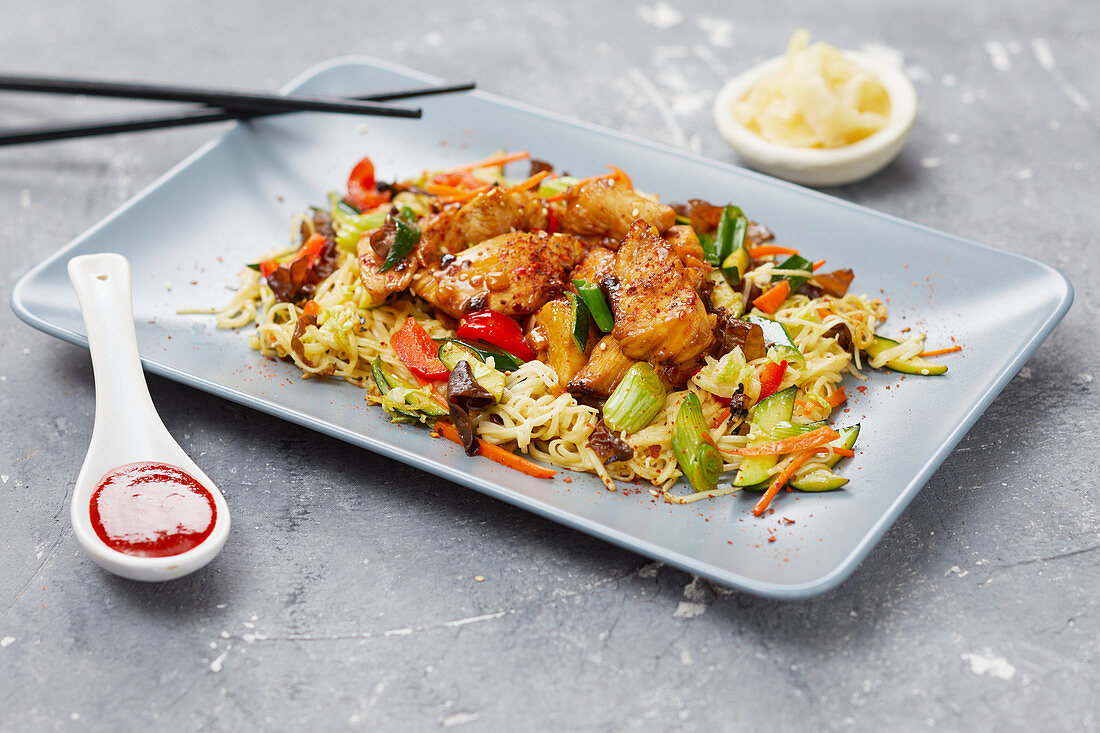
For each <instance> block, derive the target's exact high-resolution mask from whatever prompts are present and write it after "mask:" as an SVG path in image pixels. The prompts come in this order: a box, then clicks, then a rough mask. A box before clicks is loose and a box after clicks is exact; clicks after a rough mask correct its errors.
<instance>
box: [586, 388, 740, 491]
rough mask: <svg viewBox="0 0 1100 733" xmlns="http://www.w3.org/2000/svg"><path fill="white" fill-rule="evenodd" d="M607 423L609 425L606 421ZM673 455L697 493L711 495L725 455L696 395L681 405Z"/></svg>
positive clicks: (692, 393)
mask: <svg viewBox="0 0 1100 733" xmlns="http://www.w3.org/2000/svg"><path fill="white" fill-rule="evenodd" d="M605 422H606V421H605ZM672 452H673V453H675V454H676V462H677V463H678V464H680V470H681V471H682V472H683V473H684V476H686V477H687V480H688V481H689V482H690V483H691V486H692V488H694V489H695V490H696V491H710V490H711V489H714V488H716V487H717V486H718V477H719V476H721V475H722V454H721V453H719V452H718V447H717V446H715V445H714V441H713V440H712V439H711V437H710V433H708V432H707V427H706V425H705V424H704V423H703V406H702V405H700V404H699V398H698V397H696V396H695V393H694V392H689V393H688V396H687V399H685V400H684V401H683V403H682V404H681V405H680V411H679V412H678V413H677V414H676V424H675V425H674V426H673V428H672Z"/></svg>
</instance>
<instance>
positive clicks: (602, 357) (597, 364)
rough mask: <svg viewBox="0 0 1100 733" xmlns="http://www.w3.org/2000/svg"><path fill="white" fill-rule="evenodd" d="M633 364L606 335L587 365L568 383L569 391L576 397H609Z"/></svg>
mask: <svg viewBox="0 0 1100 733" xmlns="http://www.w3.org/2000/svg"><path fill="white" fill-rule="evenodd" d="M633 364H635V361H634V360H633V359H628V358H627V357H626V356H624V355H623V352H622V349H620V348H619V342H618V341H616V340H615V337H614V336H611V335H610V334H608V335H607V336H604V337H603V338H602V339H600V342H599V343H598V344H596V347H595V348H594V349H592V353H591V355H590V356H589V358H588V363H587V364H585V365H584V368H583V369H581V370H580V371H579V372H578V373H577V375H576V376H575V377H573V379H572V380H571V381H570V382H569V391H570V392H572V393H573V394H575V395H577V396H578V397H589V398H595V399H605V398H607V397H610V396H611V393H612V392H613V391H614V390H615V387H617V386H618V384H619V382H621V381H622V379H623V376H625V375H626V372H627V370H628V369H630V367H631V366H632V365H633Z"/></svg>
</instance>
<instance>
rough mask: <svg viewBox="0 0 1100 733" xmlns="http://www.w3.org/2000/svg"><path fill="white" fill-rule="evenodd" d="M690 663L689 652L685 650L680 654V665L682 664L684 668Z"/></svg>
mask: <svg viewBox="0 0 1100 733" xmlns="http://www.w3.org/2000/svg"><path fill="white" fill-rule="evenodd" d="M691 662H692V659H691V652H689V651H688V650H686V649H685V650H684V651H682V652H680V664H682V665H684V666H685V667H686V666H688V665H689V664H691Z"/></svg>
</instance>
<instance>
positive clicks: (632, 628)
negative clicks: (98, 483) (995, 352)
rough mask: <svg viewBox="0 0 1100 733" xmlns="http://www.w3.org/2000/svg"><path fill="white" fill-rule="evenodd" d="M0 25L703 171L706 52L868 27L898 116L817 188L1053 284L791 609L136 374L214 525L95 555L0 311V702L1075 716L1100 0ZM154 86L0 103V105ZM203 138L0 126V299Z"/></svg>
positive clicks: (890, 721)
mask: <svg viewBox="0 0 1100 733" xmlns="http://www.w3.org/2000/svg"><path fill="white" fill-rule="evenodd" d="M0 17H3V18H4V24H5V27H4V30H3V31H2V33H0V69H3V70H11V71H23V72H41V73H56V74H87V75H97V76H103V77H116V78H143V79H150V80H164V81H178V82H200V83H219V84H226V85H237V86H244V87H267V88H275V87H277V86H279V85H281V84H283V83H284V82H286V81H287V80H289V79H290V78H291V77H293V76H294V75H296V74H297V73H298V72H299V71H301V70H302V69H304V68H305V67H307V66H309V65H311V64H313V63H315V62H317V61H320V60H323V59H325V58H329V57H331V56H334V55H339V54H346V53H357V54H368V55H374V56H378V57H384V58H388V59H392V60H395V61H398V62H401V63H404V64H407V65H410V66H413V67H416V68H420V69H424V70H426V71H429V72H433V73H438V74H442V75H445V76H450V77H467V76H472V77H474V78H476V79H477V80H478V81H479V82H480V84H481V86H482V88H483V89H487V90H490V91H493V92H496V93H500V94H503V95H506V96H510V97H514V98H517V99H519V100H522V101H524V102H527V103H531V104H534V105H538V106H540V107H544V108H547V109H551V110H554V111H556V112H561V113H564V114H567V115H571V116H575V117H579V118H581V119H584V120H589V121H592V122H596V123H600V124H604V125H609V126H611V127H615V128H619V129H622V130H625V131H628V132H630V133H634V134H638V135H642V136H645V137H648V138H652V139H655V140H660V141H662V142H667V143H671V144H673V145H678V146H682V147H686V148H691V149H694V150H698V151H700V152H702V153H704V154H706V155H709V156H713V157H715V158H718V159H721V160H733V156H732V153H731V152H730V151H729V150H728V148H727V147H726V146H725V145H724V143H723V142H722V140H721V139H720V138H719V136H718V135H717V133H716V132H715V130H714V129H713V127H712V125H711V123H710V117H709V114H710V112H709V104H710V102H711V100H712V98H713V94H714V92H715V91H716V90H717V88H718V87H719V86H720V85H721V83H722V82H723V80H724V79H725V78H726V77H727V75H729V74H731V73H734V72H736V71H738V70H741V69H743V68H745V67H747V66H748V65H750V64H752V63H753V62H755V61H757V60H760V59H762V58H765V57H767V56H771V55H774V54H775V53H776V52H777V51H778V50H779V49H781V48H782V47H783V46H784V44H785V42H786V40H787V38H788V36H789V34H790V33H791V32H792V31H793V30H794V29H795V28H797V27H800V26H804V27H806V28H809V29H810V30H811V31H813V32H814V33H815V35H816V36H817V37H819V38H821V39H824V40H828V41H830V42H832V43H834V44H837V45H840V46H845V47H853V48H859V47H862V46H864V45H867V44H876V45H879V46H883V47H886V48H890V49H894V50H895V51H897V52H898V53H900V54H902V55H903V56H904V60H905V64H906V67H907V68H908V70H909V73H910V75H911V76H912V78H913V80H914V81H915V83H916V86H917V89H918V92H919V94H920V100H921V104H920V117H919V120H918V122H917V127H916V130H915V132H914V134H913V137H912V139H911V141H910V144H909V146H908V147H907V148H906V150H905V152H904V153H903V155H902V157H901V158H900V159H899V160H898V161H897V162H896V163H895V164H894V165H893V166H891V167H890V168H889V169H888V170H887V171H885V172H884V173H882V174H880V175H879V176H877V177H875V178H873V179H871V180H869V181H867V182H865V183H862V184H858V185H853V186H848V187H845V188H841V189H838V190H835V191H834V192H833V193H835V194H836V195H838V196H841V197H843V198H846V199H849V200H852V201H856V202H859V203H862V204H866V205H868V206H871V207H873V208H876V209H880V210H882V211H886V212H889V213H892V214H897V215H899V216H902V217H905V218H908V219H912V220H914V221H917V222H920V223H922V224H927V225H929V226H932V227H935V228H938V229H943V230H946V231H949V232H952V233H956V234H960V235H963V236H966V237H970V238H973V239H977V240H980V241H983V242H987V243H990V244H993V245H995V246H998V247H1001V248H1003V249H1005V250H1007V251H1012V252H1019V253H1023V254H1027V255H1030V256H1033V257H1037V258H1039V259H1041V260H1043V261H1045V262H1048V263H1050V264H1052V265H1054V266H1056V267H1059V268H1060V269H1062V270H1063V271H1064V272H1065V273H1067V274H1068V276H1069V277H1070V279H1071V280H1072V281H1073V284H1074V287H1075V288H1076V292H1077V298H1076V302H1075V304H1074V306H1073V308H1072V309H1071V311H1070V313H1069V315H1068V316H1067V317H1066V319H1065V320H1064V321H1063V323H1062V324H1061V326H1059V327H1058V329H1057V330H1056V331H1055V332H1054V334H1053V335H1052V336H1051V337H1050V339H1049V340H1048V341H1047V342H1046V343H1045V344H1044V345H1043V346H1042V347H1041V348H1040V349H1039V350H1038V351H1037V353H1036V354H1035V355H1034V357H1033V358H1032V359H1031V361H1030V363H1029V364H1028V365H1027V367H1026V368H1025V369H1024V370H1022V371H1021V372H1020V374H1019V375H1018V376H1017V377H1016V378H1015V379H1013V380H1012V382H1011V383H1010V384H1009V386H1008V387H1007V389H1006V390H1005V391H1004V392H1003V393H1002V394H1001V396H1000V397H999V398H998V399H997V400H996V401H995V402H994V403H993V404H992V406H991V407H990V408H989V410H988V412H987V413H986V414H985V415H984V416H983V417H982V418H981V420H980V421H979V422H978V423H977V425H976V426H975V427H974V429H973V430H972V431H971V432H970V434H969V435H968V436H967V437H966V439H965V440H964V441H963V442H962V443H961V444H960V446H959V447H958V448H957V449H956V450H955V451H954V453H953V454H952V455H951V457H950V458H949V459H948V460H947V462H946V463H945V464H944V465H943V467H942V468H941V469H940V470H939V471H938V472H937V473H936V474H935V476H934V477H933V479H932V480H931V482H930V483H929V485H928V486H927V487H926V488H925V489H924V490H923V492H922V493H921V494H920V495H919V496H918V497H917V499H916V500H915V501H914V502H913V504H912V505H911V506H910V507H909V509H908V510H907V511H906V512H905V513H904V515H903V516H902V517H901V518H900V520H899V521H898V522H897V524H896V525H895V526H894V527H893V528H892V529H891V530H890V532H889V533H888V534H887V535H886V537H885V539H884V540H883V541H882V543H881V544H880V545H879V546H878V547H877V548H876V549H875V550H874V551H873V552H872V553H871V555H870V556H869V557H868V558H867V560H866V561H865V562H864V563H863V565H862V566H861V567H860V568H859V570H858V571H857V572H856V573H855V575H854V576H853V577H852V578H851V579H850V580H848V581H847V582H846V583H845V584H844V585H842V586H841V587H840V588H839V589H837V590H835V591H833V592H831V593H829V594H827V595H824V596H821V597H818V598H816V599H813V600H809V601H806V602H800V603H780V602H775V601H768V600H761V599H758V598H754V597H751V596H747V595H744V594H741V593H735V592H729V591H725V590H722V589H718V588H713V587H710V586H709V585H707V584H706V583H705V582H702V581H696V580H694V579H693V578H692V577H691V576H689V575H687V574H685V573H682V572H679V571H677V570H673V569H669V568H661V567H657V566H654V565H652V564H650V563H649V561H647V560H646V559H645V558H643V557H639V556H636V555H633V554H631V553H628V552H625V551H622V550H619V549H617V548H615V547H612V546H610V545H607V544H605V543H603V542H600V541H597V540H594V539H590V538H588V537H586V536H584V535H581V534H578V533H576V532H573V531H570V530H567V529H564V528H561V527H559V526H556V525H554V524H552V523H549V522H547V521H544V520H541V519H538V518H535V517H532V516H529V515H527V514H525V513H523V512H521V511H518V510H516V509H513V508H511V507H509V506H506V505H503V504H501V503H498V502H495V501H492V500H489V499H487V498H484V497H482V496H480V495H479V494H476V493H474V492H471V491H468V490H466V489H463V488H460V487H458V486H455V485H453V484H450V483H447V482H445V481H442V480H439V479H436V478H434V477H431V476H428V475H426V474H422V473H420V472H418V471H415V470H412V469H409V468H406V467H404V466H402V465H398V464H395V463H392V462H390V461H388V460H385V459H382V458H379V457H376V456H374V455H372V454H370V453H366V452H363V451H360V450H358V449H349V448H348V447H347V446H346V445H344V444H342V443H340V442H337V441H335V440H332V439H329V438H326V437H323V436H320V435H317V434H314V433H311V432H308V431H305V430H302V429H299V428H296V427H294V426H291V425H289V424H285V423H283V422H280V421H279V420H276V419H273V418H271V417H267V416H265V415H262V414H258V413H255V412H251V411H249V410H247V409H244V408H241V407H238V406H236V405H232V404H228V403H226V402H223V401H222V400H219V399H216V398H214V397H212V396H209V395H206V394H203V393H200V392H197V391H194V390H191V389H189V388H185V387H181V386H178V385H176V384H174V383H171V382H168V381H165V380H162V379H159V378H153V379H151V380H150V381H151V387H152V391H153V395H154V398H155V400H156V402H157V404H158V405H159V407H160V409H161V411H162V414H163V415H164V418H165V421H166V423H167V425H168V427H169V428H170V429H171V430H172V432H173V433H174V434H176V435H177V436H180V437H181V438H182V443H183V444H184V445H185V447H187V448H188V449H189V450H190V451H192V453H193V455H195V456H196V457H197V458H198V459H199V460H200V462H201V463H202V464H203V465H204V466H206V467H207V470H208V472H209V473H210V474H211V475H213V476H217V477H225V479H224V480H222V481H220V483H221V485H222V486H223V488H224V489H226V493H227V494H228V495H229V500H230V502H231V503H232V505H233V507H234V512H235V525H234V531H233V534H232V537H231V538H230V540H229V543H228V545H227V546H226V548H225V550H224V551H223V553H222V555H221V556H219V558H218V559H217V560H216V561H215V562H214V563H213V564H212V565H211V566H209V567H208V568H207V569H205V570H204V571H203V572H200V573H198V574H195V575H193V576H191V577H189V578H187V579H184V580H181V581H178V582H174V583H171V584H166V585H142V584H135V583H131V582H126V581H122V580H119V579H117V578H115V577H113V576H110V575H108V574H106V573H104V572H102V571H100V570H98V569H97V568H96V567H95V566H94V565H93V564H92V563H91V562H90V561H89V560H88V559H87V558H86V557H84V555H83V554H82V553H81V551H80V550H79V548H78V547H77V544H76V542H75V541H74V539H73V537H72V534H71V532H70V530H69V524H68V517H67V503H68V493H69V490H70V485H71V483H72V482H73V480H74V478H75V476H76V473H77V470H78V467H79V465H80V461H81V458H82V456H83V452H84V450H85V447H86V445H87V442H88V438H89V434H90V430H91V416H92V410H93V404H94V396H93V386H92V378H91V369H90V365H89V361H88V355H87V353H86V352H85V351H83V350H81V349H79V348H76V347H73V346H70V345H68V344H65V343H61V342H58V341H56V340H53V339H51V338H49V337H47V336H44V335H42V334H40V333H38V332H36V331H33V330H32V329H30V328H28V327H27V326H25V325H24V324H22V323H21V322H18V321H17V320H16V318H15V317H14V316H13V315H12V314H11V312H10V310H9V309H7V308H4V309H0V332H2V333H3V338H2V341H0V415H2V416H3V421H4V425H5V427H4V435H5V439H4V440H3V441H0V482H2V483H0V729H4V730H17V731H42V730H74V731H76V730H96V731H112V730H161V729H163V730H173V731H191V730H338V729H381V730H434V729H439V728H457V729H460V730H463V731H478V730H486V731H488V730H493V731H496V730H573V729H577V730H630V729H641V730H673V729H675V730H700V731H704V730H705V731H711V730H767V731H774V730H889V729H893V730H917V729H925V728H931V729H939V730H994V729H995V730H999V731H1014V730H1028V731H1034V730H1067V731H1078V730H1096V729H1098V728H1100V722H1098V707H1100V703H1098V702H1097V701H1098V699H1100V671H1098V669H1097V663H1098V658H1100V614H1098V601H1097V599H1098V596H1100V538H1098V528H1100V511H1098V507H1097V493H1096V492H1097V478H1098V477H1097V471H1096V462H1095V458H1094V454H1095V451H1096V447H1097V437H1098V434H1100V431H1098V428H1097V415H1098V414H1100V410H1098V408H1100V400H1098V399H1097V392H1096V389H1097V388H1096V386H1095V384H1094V379H1093V378H1094V376H1095V375H1096V374H1097V366H1096V364H1095V359H1096V356H1097V349H1096V344H1097V342H1098V335H1100V334H1098V328H1097V318H1098V313H1097V308H1098V305H1100V294H1098V292H1097V286H1096V284H1095V276H1096V271H1097V267H1098V266H1100V255H1098V253H1097V249H1096V244H1097V231H1100V216H1098V215H1097V211H1096V209H1097V205H1098V204H1100V197H1098V196H1097V193H1098V190H1100V188H1098V180H1097V170H1098V169H1100V154H1098V150H1100V146H1098V134H1097V130H1098V126H1097V121H1098V114H1097V106H1100V82H1098V79H1100V74H1097V70H1098V69H1100V50H1098V47H1097V42H1098V31H1097V28H1098V24H1100V5H1098V4H1097V3H1095V2H1086V1H1085V0H1079V1H1077V2H1073V1H1070V0H1062V1H1060V2H1042V3H1040V2H1026V1H1024V0H1014V1H1002V0H975V1H974V2H969V3H958V2H947V1H946V0H928V1H926V2H923V3H911V2H902V1H900V0H890V1H883V2H873V1H871V0H860V1H859V2H853V3H845V4H839V3H804V4H801V3H795V2H790V1H789V0H778V1H776V2H768V3H755V4H747V3H737V4H723V5H718V4H715V3H706V2H694V3H685V4H684V5H682V6H681V5H676V6H675V7H673V6H671V5H667V4H665V3H657V4H653V3H652V2H649V1H648V0H643V1H642V2H629V3H622V4H616V5H614V6H611V5H602V4H596V3H591V2H565V3H547V2H543V3H499V4H488V3H478V4H470V5H468V6H464V5H460V4H456V3H446V4H443V3H440V4H435V3H425V4H422V5H415V6H414V5H411V4H388V5H380V4H368V3H354V2H340V3H338V2H318V3H291V2H285V1H283V0H276V1H274V2H258V1H252V2H249V1H246V0H226V1H224V2H193V3H135V2H125V1H123V0H113V1H111V0H108V1H104V2H95V3H81V2H43V3H37V4H31V3H27V2H18V1H16V0H0ZM148 108H149V105H141V104H136V103H135V104H120V103H112V102H106V101H102V100H101V101H96V100H73V99H65V98H47V97H40V96H26V95H9V94H4V95H0V121H2V122H3V124H19V123H26V122H32V121H35V120H39V119H43V118H77V117H81V116H90V115H93V114H106V113H113V112H115V111H118V110H138V109H142V110H143V109H148ZM220 129H223V128H218V127H215V128H203V129H198V128H195V129H188V130H179V131H166V132H154V133H145V134H139V135H129V136H117V137H110V138H102V139H96V140H88V141H73V142H65V143H56V144H47V145H38V146H25V147H19V148H9V149H0V252H2V256H3V265H4V267H3V270H4V275H3V277H4V278H5V281H6V290H7V291H8V292H10V288H11V285H12V284H13V283H14V282H15V280H16V278H17V277H18V276H19V275H20V274H21V273H22V272H24V271H25V270H26V269H27V268H28V267H29V266H31V265H32V264H34V263H35V262H37V261H39V260H40V259H42V258H43V257H45V256H46V255H47V254H49V253H51V252H53V251H55V250H56V249H57V248H59V247H61V246H62V245H64V244H65V243H67V242H68V241H69V240H70V239H72V238H73V237H74V236H76V235H78V234H79V233H80V232H82V231H83V230H85V229H86V228H87V227H89V226H90V225H92V224H94V223H95V222H96V221H97V220H99V219H100V218H101V217H103V216H105V215H106V214H108V213H109V212H110V211H112V210H113V209H114V208H115V207H117V206H118V205H119V204H121V203H122V202H124V201H125V200H126V199H128V198H129V197H130V196H132V195H133V194H135V193H136V192H138V191H139V190H140V189H141V188H142V187H143V186H145V185H146V184H147V183H148V182H149V181H151V180H153V179H154V178H155V177H156V176H158V175H160V174H161V173H162V172H164V171H165V170H166V169H167V168H168V167H170V166H171V165H173V164H174V163H176V162H177V161H179V160H180V159H181V158H183V157H184V156H185V155H186V154H188V153H189V152H190V151H191V150H193V149H194V148H195V147H197V146H198V145H199V144H201V143H202V142H204V141H206V140H208V139H210V138H211V137H213V136H214V135H216V134H218V132H219V130H220ZM975 277H981V273H975ZM475 576H483V577H484V581H483V582H477V581H475V579H474V578H475ZM682 603H687V604H694V605H687V606H682V605H681V604H682ZM685 609H686V610H685ZM678 610H679V613H678Z"/></svg>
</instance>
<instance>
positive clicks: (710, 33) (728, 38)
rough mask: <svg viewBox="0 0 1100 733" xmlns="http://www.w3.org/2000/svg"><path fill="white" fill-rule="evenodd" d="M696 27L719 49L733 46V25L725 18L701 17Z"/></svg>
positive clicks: (696, 20)
mask: <svg viewBox="0 0 1100 733" xmlns="http://www.w3.org/2000/svg"><path fill="white" fill-rule="evenodd" d="M695 25H697V26H699V29H700V30H701V31H703V33H706V34H707V41H708V42H709V43H710V45H712V46H717V47H718V48H729V47H730V46H731V45H732V44H733V23H732V22H731V21H728V20H726V19H725V18H711V17H709V16H706V15H704V16H700V17H699V18H696V19H695Z"/></svg>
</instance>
